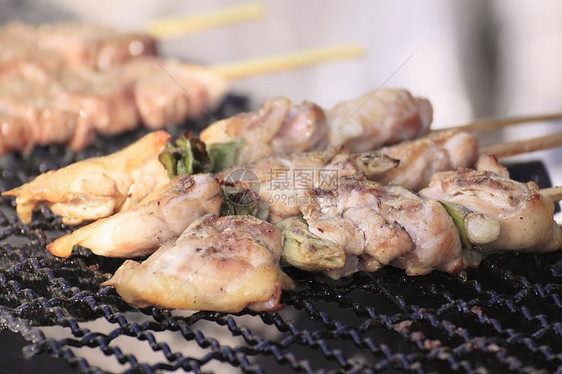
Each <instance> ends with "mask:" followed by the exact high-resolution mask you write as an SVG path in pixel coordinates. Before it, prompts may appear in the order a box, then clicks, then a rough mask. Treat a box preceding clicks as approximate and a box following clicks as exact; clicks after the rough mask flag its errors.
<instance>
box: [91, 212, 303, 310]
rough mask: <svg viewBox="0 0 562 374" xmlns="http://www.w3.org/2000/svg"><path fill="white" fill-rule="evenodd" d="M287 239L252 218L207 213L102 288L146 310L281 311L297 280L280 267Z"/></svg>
mask: <svg viewBox="0 0 562 374" xmlns="http://www.w3.org/2000/svg"><path fill="white" fill-rule="evenodd" d="M282 242H283V235H282V234H281V232H279V230H277V229H276V228H275V226H273V225H271V224H269V223H267V222H264V221H261V220H258V219H257V218H254V217H251V216H226V217H221V218H219V217H217V216H215V215H207V216H205V217H202V218H200V219H198V220H197V221H195V222H193V223H192V224H191V225H190V226H189V227H188V228H187V229H186V230H185V232H184V233H183V234H182V235H181V237H180V238H179V239H177V240H172V241H170V242H168V243H166V244H164V245H163V246H162V247H161V248H160V249H159V250H158V251H156V252H155V253H154V254H153V255H152V256H150V257H149V258H148V259H147V260H146V261H144V262H142V263H138V262H134V261H130V260H129V261H126V262H125V263H124V264H123V265H122V266H121V267H120V268H119V269H118V270H117V272H116V273H115V275H114V276H113V277H112V278H111V279H110V280H109V281H107V282H106V283H104V284H102V285H110V286H114V287H115V288H116V290H117V292H118V293H119V294H120V295H121V296H122V297H123V298H124V299H125V300H126V301H127V302H129V303H131V304H134V305H137V306H140V307H145V306H158V307H162V308H177V309H196V310H212V311H221V312H231V313H236V312H239V311H241V310H242V309H244V308H246V307H248V308H249V309H251V310H254V311H275V310H277V309H278V308H279V297H280V296H281V290H282V289H290V288H293V287H294V285H293V282H292V281H291V279H290V278H289V277H288V276H287V275H285V274H284V273H283V272H282V271H281V269H280V268H279V258H280V257H281V251H282Z"/></svg>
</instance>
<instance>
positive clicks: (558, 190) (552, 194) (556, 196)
mask: <svg viewBox="0 0 562 374" xmlns="http://www.w3.org/2000/svg"><path fill="white" fill-rule="evenodd" d="M541 194H542V195H544V196H547V197H549V198H550V200H552V201H554V202H556V201H560V200H562V186H558V187H550V188H543V189H542V190H541Z"/></svg>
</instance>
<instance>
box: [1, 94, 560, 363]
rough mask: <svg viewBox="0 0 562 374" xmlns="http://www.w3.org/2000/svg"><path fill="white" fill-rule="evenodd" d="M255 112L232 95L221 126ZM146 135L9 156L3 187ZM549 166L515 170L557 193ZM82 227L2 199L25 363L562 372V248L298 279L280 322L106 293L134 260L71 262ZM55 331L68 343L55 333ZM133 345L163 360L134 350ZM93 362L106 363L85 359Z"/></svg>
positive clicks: (5, 270) (9, 292) (11, 298)
mask: <svg viewBox="0 0 562 374" xmlns="http://www.w3.org/2000/svg"><path fill="white" fill-rule="evenodd" d="M244 106H245V103H244V100H242V99H240V98H236V97H231V98H229V99H228V100H227V101H226V104H225V105H224V106H223V107H222V113H219V114H217V116H220V117H224V116H227V115H230V114H232V113H233V112H235V111H240V110H241V109H242V108H243V107H244ZM200 125H202V123H201V124H197V123H189V124H186V126H188V127H191V128H193V127H194V126H195V127H197V126H200ZM144 131H145V130H138V131H136V132H134V133H131V134H128V135H126V136H122V137H117V138H114V139H110V140H109V141H108V140H107V139H105V141H100V142H98V143H97V144H95V145H94V146H93V147H90V148H89V149H88V150H86V151H85V152H83V153H80V154H74V153H66V152H65V151H64V150H63V149H62V148H61V147H57V146H52V147H48V148H38V149H36V150H35V151H34V153H33V154H31V155H30V156H27V157H22V156H19V155H8V156H5V157H3V158H1V159H0V167H1V173H2V181H1V185H0V188H1V190H2V191H4V190H6V189H7V188H11V187H14V186H16V185H19V184H21V183H23V182H25V181H28V180H29V179H30V178H32V177H34V176H36V175H37V174H39V173H40V172H44V171H47V170H51V169H55V168H58V167H60V166H62V165H65V164H68V163H70V162H73V161H75V160H78V159H83V158H85V157H91V156H95V155H101V154H105V153H108V152H112V151H114V150H116V149H118V148H121V147H123V146H124V145H126V144H128V143H130V142H131V141H132V140H134V139H136V138H138V137H140V136H141V135H143V133H144ZM177 132H179V130H176V133H177ZM538 166H540V164H539V165H536V164H532V165H530V166H529V165H527V166H526V167H522V166H521V165H517V166H516V167H515V168H512V171H513V172H514V173H515V176H516V177H518V178H521V179H527V180H528V179H535V180H536V181H538V182H539V183H540V184H542V185H543V186H544V185H546V184H548V177H547V176H546V174H544V172H543V173H542V174H540V173H539V174H536V173H532V174H531V173H530V172H529V171H530V170H533V171H536V170H540V167H538ZM543 170H544V169H543ZM71 229H72V228H71V227H69V226H66V225H64V224H62V223H61V221H60V219H58V218H57V217H55V216H53V215H52V214H51V213H50V212H49V211H48V210H46V209H43V210H40V211H39V212H38V213H37V214H35V216H34V219H33V221H32V223H31V224H29V225H24V224H22V223H21V222H20V221H19V220H18V219H17V217H16V216H15V210H14V206H13V201H12V199H11V198H2V199H1V206H0V326H3V327H7V328H9V329H10V330H12V331H14V332H18V333H20V334H22V335H23V337H24V338H25V339H26V340H28V341H29V345H27V346H26V347H25V348H24V355H25V356H26V357H27V358H29V359H32V360H33V359H34V358H35V357H38V356H40V355H50V356H54V357H59V358H60V359H61V360H64V361H66V362H67V363H68V365H69V367H72V368H73V369H74V370H76V371H79V372H85V373H98V372H103V371H104V370H107V369H106V367H107V366H104V365H102V364H101V362H105V363H107V362H110V363H112V364H113V368H117V369H111V370H117V371H126V372H130V373H154V372H170V371H174V370H179V371H182V369H183V370H185V371H193V372H207V371H213V370H216V371H220V372H227V371H228V369H231V370H233V371H235V372H237V371H240V370H242V371H243V372H251V373H253V372H256V373H261V372H290V371H295V372H306V373H313V372H314V373H316V372H322V373H323V372H328V373H336V372H349V373H355V372H384V373H396V372H415V373H427V372H451V371H457V372H461V373H462V372H466V373H498V372H502V373H504V372H515V373H542V372H544V373H552V372H556V373H562V292H561V291H562V286H561V283H562V282H561V281H562V251H558V252H556V253H550V254H541V255H532V254H509V255H501V256H494V257H491V258H488V259H486V260H485V261H484V262H483V263H482V265H481V266H480V267H479V268H478V269H468V270H467V271H466V272H462V273H460V274H456V275H450V274H443V273H437V272H435V273H432V274H429V275H427V276H423V277H407V276H406V275H405V274H404V272H403V271H401V270H398V269H394V268H384V269H382V270H379V271H377V272H376V273H372V274H366V273H361V274H355V275H354V276H353V277H351V278H348V279H344V280H341V281H332V280H330V279H328V278H325V277H323V276H319V275H311V274H307V273H304V272H300V271H297V270H295V269H288V270H287V272H288V274H289V275H290V276H292V277H293V279H295V281H296V282H297V286H298V287H297V289H296V290H295V291H292V292H284V294H283V296H282V300H281V301H282V303H283V304H285V308H284V309H282V310H280V311H279V312H277V313H274V314H267V313H251V312H247V313H246V312H245V313H240V314H236V315H233V314H225V313H213V312H196V313H192V314H189V313H187V314H183V313H178V312H175V311H174V312H172V311H165V310H158V309H155V308H145V309H137V308H134V307H131V306H129V305H128V304H127V303H125V302H124V301H122V300H121V298H120V297H119V296H118V295H117V294H116V292H115V291H114V289H113V288H107V287H106V288H102V289H100V287H99V284H100V283H101V282H103V281H105V280H106V279H108V278H109V276H110V274H111V273H113V272H114V271H115V270H116V269H117V268H118V267H119V266H120V265H121V263H122V262H123V260H117V259H107V258H103V257H98V256H95V255H92V254H91V253H90V252H89V251H87V250H81V251H79V252H78V253H77V254H74V255H73V256H71V257H70V258H68V259H59V258H56V257H53V256H52V255H50V254H49V253H48V252H47V251H46V250H45V244H46V243H47V242H48V241H50V240H51V239H52V238H54V237H56V236H59V235H61V233H63V232H69V231H70V230H71ZM94 320H97V322H96V323H92V322H91V321H94ZM48 326H59V327H58V329H59V330H62V331H64V332H65V333H66V336H63V337H55V338H53V337H51V336H49V334H48V333H46V331H50V330H49V329H52V328H51V327H48ZM38 327H41V329H39V328H38ZM131 341H134V342H135V344H136V345H134V347H139V346H141V347H142V348H143V350H144V351H147V352H149V353H152V354H153V355H152V356H151V357H150V358H149V356H150V355H149V354H144V353H140V351H138V350H137V348H134V349H133V348H131V347H132V346H131V343H130V342H131ZM92 351H94V352H97V353H98V356H99V357H102V358H103V360H101V359H95V360H94V359H86V358H85V357H91V352H92ZM153 356H156V357H157V358H156V359H154V357H153Z"/></svg>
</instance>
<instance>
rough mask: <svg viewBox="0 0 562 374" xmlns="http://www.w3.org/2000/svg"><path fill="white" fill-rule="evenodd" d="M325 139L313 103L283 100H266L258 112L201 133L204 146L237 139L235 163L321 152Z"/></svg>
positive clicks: (324, 129)
mask: <svg viewBox="0 0 562 374" xmlns="http://www.w3.org/2000/svg"><path fill="white" fill-rule="evenodd" d="M328 136H329V132H328V127H327V124H326V119H325V117H324V111H323V110H322V109H321V108H320V107H319V106H318V105H316V104H313V103H308V102H304V103H302V104H301V105H291V101H290V100H289V99H287V98H285V97H281V96H280V97H275V98H272V99H269V100H266V101H265V102H264V103H263V104H262V106H261V108H260V109H258V110H256V111H254V112H248V113H241V114H238V115H236V116H234V117H231V118H227V119H224V120H221V121H217V122H215V123H213V124H212V125H211V126H209V127H207V128H206V129H205V130H203V131H202V132H201V140H202V141H204V142H205V143H206V144H215V143H225V142H230V141H232V140H233V139H238V140H239V141H240V142H241V143H242V147H241V149H240V151H239V152H238V160H237V163H239V164H241V163H248V162H253V161H258V160H260V159H262V158H264V157H267V156H271V155H287V154H291V153H296V152H306V151H315V150H323V149H326V148H327V144H328V143H327V139H328Z"/></svg>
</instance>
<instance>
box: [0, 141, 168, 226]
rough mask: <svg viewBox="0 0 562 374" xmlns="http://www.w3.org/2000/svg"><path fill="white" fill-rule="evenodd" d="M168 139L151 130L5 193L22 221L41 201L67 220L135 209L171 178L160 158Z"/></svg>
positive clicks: (25, 221) (72, 222)
mask: <svg viewBox="0 0 562 374" xmlns="http://www.w3.org/2000/svg"><path fill="white" fill-rule="evenodd" d="M169 139H170V135H169V134H168V133H167V132H165V131H157V132H153V133H150V134H148V135H145V136H144V137H143V138H141V139H140V140H138V141H137V142H135V143H133V144H131V145H130V146H128V147H126V148H124V149H122V150H121V151H119V152H116V153H113V154H111V155H107V156H103V157H96V158H91V159H87V160H83V161H79V162H76V163H74V164H71V165H69V166H67V167H64V168H62V169H59V170H56V171H49V172H47V173H45V174H41V175H40V176H38V177H37V178H35V179H34V180H32V181H31V182H29V183H26V184H24V185H22V186H20V187H17V188H14V189H12V190H10V191H7V192H4V193H3V195H8V196H15V197H16V204H17V213H18V216H19V217H20V219H21V220H22V221H23V222H24V223H29V222H30V221H31V215H32V211H33V209H34V208H35V207H37V206H39V205H41V204H42V205H44V206H46V207H47V208H49V209H51V211H52V212H53V213H55V214H57V215H59V216H61V217H62V220H63V222H64V223H67V224H79V223H81V222H83V221H89V220H95V219H98V218H102V217H107V216H109V215H111V214H113V213H116V212H119V211H123V210H127V209H129V208H131V207H132V206H134V205H135V204H136V203H138V202H139V201H140V200H142V199H143V198H144V197H145V196H147V195H148V194H150V193H151V192H152V191H154V190H156V189H157V188H158V187H160V186H162V185H164V184H165V183H166V182H167V181H168V180H169V179H168V176H167V173H166V169H165V168H164V167H163V166H162V164H160V162H159V161H158V154H159V153H160V152H161V151H162V150H163V149H164V146H165V143H166V142H167V141H168V140H169Z"/></svg>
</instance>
